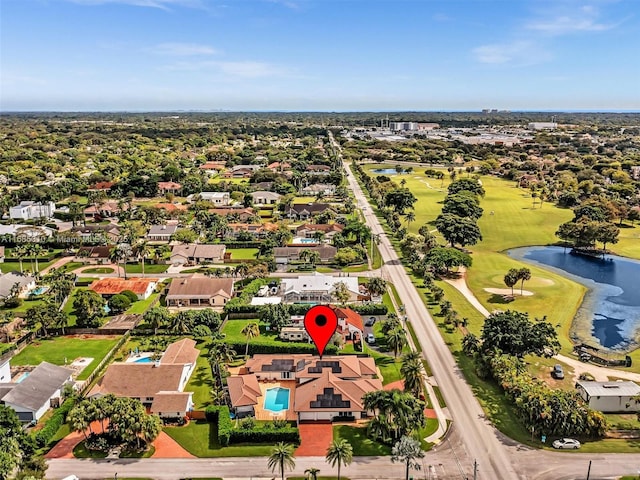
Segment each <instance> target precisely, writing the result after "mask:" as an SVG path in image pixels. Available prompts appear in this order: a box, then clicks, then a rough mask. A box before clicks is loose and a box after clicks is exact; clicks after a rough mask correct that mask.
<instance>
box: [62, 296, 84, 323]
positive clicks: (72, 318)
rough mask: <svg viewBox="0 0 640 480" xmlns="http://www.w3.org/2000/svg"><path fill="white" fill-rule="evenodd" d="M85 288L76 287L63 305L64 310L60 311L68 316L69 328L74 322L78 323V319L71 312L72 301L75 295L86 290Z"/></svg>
mask: <svg viewBox="0 0 640 480" xmlns="http://www.w3.org/2000/svg"><path fill="white" fill-rule="evenodd" d="M86 289H87V287H78V288H76V289H74V290H73V291H72V292H71V295H69V298H68V299H67V303H65V304H64V308H63V309H62V311H63V312H65V313H66V314H67V315H68V316H69V326H70V327H73V326H74V325H75V324H76V322H77V321H78V317H77V316H76V314H75V313H74V310H73V301H74V299H75V296H76V294H77V293H78V292H79V291H80V290H86Z"/></svg>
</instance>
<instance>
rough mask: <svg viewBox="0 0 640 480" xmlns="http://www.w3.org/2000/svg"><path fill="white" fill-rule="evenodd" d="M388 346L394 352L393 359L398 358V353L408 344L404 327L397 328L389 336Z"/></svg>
mask: <svg viewBox="0 0 640 480" xmlns="http://www.w3.org/2000/svg"><path fill="white" fill-rule="evenodd" d="M387 344H388V345H389V348H391V349H392V350H393V357H394V358H398V353H400V352H401V351H402V349H403V348H404V346H405V345H406V344H407V336H406V335H405V334H404V330H403V329H402V327H396V328H394V329H393V330H391V331H390V332H389V334H388V335H387Z"/></svg>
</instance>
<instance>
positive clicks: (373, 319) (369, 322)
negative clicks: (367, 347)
mask: <svg viewBox="0 0 640 480" xmlns="http://www.w3.org/2000/svg"><path fill="white" fill-rule="evenodd" d="M374 323H376V317H369V318H368V319H367V321H366V322H364V326H365V327H372V326H373V324H374Z"/></svg>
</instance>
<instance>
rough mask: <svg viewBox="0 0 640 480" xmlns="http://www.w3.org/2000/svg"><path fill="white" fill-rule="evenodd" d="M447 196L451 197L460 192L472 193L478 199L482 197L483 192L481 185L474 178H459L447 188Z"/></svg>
mask: <svg viewBox="0 0 640 480" xmlns="http://www.w3.org/2000/svg"><path fill="white" fill-rule="evenodd" d="M447 191H448V192H449V195H453V194H456V193H459V192H462V191H467V192H471V193H474V194H476V195H478V196H480V197H484V194H485V191H484V188H482V184H481V183H480V181H479V180H477V179H475V178H461V179H459V180H456V181H454V182H452V183H451V184H450V185H449V187H448V188H447Z"/></svg>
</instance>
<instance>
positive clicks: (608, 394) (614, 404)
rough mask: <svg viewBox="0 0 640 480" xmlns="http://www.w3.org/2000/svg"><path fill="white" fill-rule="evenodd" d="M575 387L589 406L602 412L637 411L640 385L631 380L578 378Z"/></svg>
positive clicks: (639, 408)
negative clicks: (605, 380)
mask: <svg viewBox="0 0 640 480" xmlns="http://www.w3.org/2000/svg"><path fill="white" fill-rule="evenodd" d="M576 389H577V390H578V393H579V394H580V396H581V397H582V399H583V400H584V401H585V402H587V404H588V405H589V408H592V409H593V410H599V411H601V412H604V413H623V412H638V411H640V404H639V403H638V402H637V401H636V399H637V398H638V396H639V395H640V386H638V384H636V383H634V382H631V381H617V382H589V381H586V380H579V381H578V382H577V383H576Z"/></svg>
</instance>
